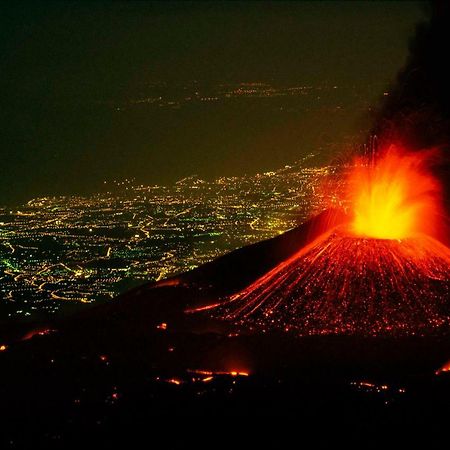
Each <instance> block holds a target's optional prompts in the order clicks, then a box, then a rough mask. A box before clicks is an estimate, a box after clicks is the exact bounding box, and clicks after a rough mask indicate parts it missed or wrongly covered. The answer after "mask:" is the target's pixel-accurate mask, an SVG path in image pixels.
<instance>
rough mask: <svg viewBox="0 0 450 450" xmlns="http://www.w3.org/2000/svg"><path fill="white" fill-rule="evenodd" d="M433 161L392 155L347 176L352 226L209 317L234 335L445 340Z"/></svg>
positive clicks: (444, 268)
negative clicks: (232, 327) (225, 324)
mask: <svg viewBox="0 0 450 450" xmlns="http://www.w3.org/2000/svg"><path fill="white" fill-rule="evenodd" d="M429 157H430V153H427V152H426V153H421V154H413V155H411V154H405V153H403V154H402V153H401V152H399V151H398V150H397V149H395V148H394V147H391V148H390V149H389V150H388V151H387V152H385V153H384V155H383V156H382V157H381V158H379V159H378V161H377V162H376V164H374V165H370V166H369V165H367V164H363V161H361V160H359V161H357V162H356V164H355V166H354V168H353V170H352V171H351V174H350V176H349V183H348V186H349V192H350V195H349V196H348V199H349V200H350V205H351V207H352V210H353V211H352V212H353V214H352V216H353V220H352V221H351V223H350V224H348V225H341V226H339V227H336V228H333V229H331V230H329V231H328V232H326V233H324V234H323V235H321V236H320V237H319V238H317V239H316V240H315V241H314V242H312V243H311V244H309V245H308V246H306V247H304V248H302V249H300V250H299V251H298V252H297V253H296V254H294V255H293V256H292V257H291V258H289V259H288V260H286V261H284V262H283V263H281V264H279V265H278V266H276V267H275V268H274V269H272V270H271V271H270V272H268V273H267V274H266V275H264V276H262V277H261V278H259V279H258V280H256V281H255V282H254V283H252V284H251V285H250V286H248V287H247V288H245V289H243V290H242V291H240V292H238V293H237V294H235V295H233V296H232V297H230V298H227V299H225V300H224V301H222V302H220V303H219V304H216V305H211V306H210V307H209V308H210V309H208V308H205V307H204V308H201V309H202V310H203V314H205V313H207V314H209V315H210V316H212V317H214V318H219V319H225V320H228V321H230V322H231V323H232V324H234V325H235V326H237V327H238V328H239V329H244V330H245V329H246V330H258V331H263V332H264V331H267V330H270V329H277V330H282V331H294V332H296V333H298V334H301V335H311V334H359V335H371V336H376V335H415V334H428V333H435V332H437V331H439V332H441V331H442V330H443V329H445V331H446V332H448V331H450V302H449V300H448V299H449V293H450V249H449V248H448V247H446V246H445V245H444V244H442V243H441V242H439V241H438V240H436V239H435V238H434V237H431V236H432V235H433V231H434V229H435V228H436V221H437V218H438V216H439V212H440V208H439V196H440V189H439V183H438V182H437V181H436V180H435V179H434V178H433V177H432V176H431V174H430V173H429V172H428V169H427V161H428V160H429Z"/></svg>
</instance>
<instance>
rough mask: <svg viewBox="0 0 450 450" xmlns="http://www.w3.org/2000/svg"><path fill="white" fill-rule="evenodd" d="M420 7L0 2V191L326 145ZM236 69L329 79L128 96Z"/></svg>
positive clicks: (338, 136)
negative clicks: (249, 95)
mask: <svg viewBox="0 0 450 450" xmlns="http://www.w3.org/2000/svg"><path fill="white" fill-rule="evenodd" d="M424 17H425V12H424V8H423V6H422V5H420V4H418V3H409V2H398V3H396V2H361V3H359V2H348V3H340V2H316V3H300V2H299V3H295V2H288V3H282V2H277V3H260V2H252V3H238V2H230V3H227V2H220V3H214V2H212V3H196V4H195V3H194V4H190V3H187V2H182V3H169V2H162V3H145V2H136V3H134V2H80V3H75V2H37V1H33V2H30V3H25V2H10V4H9V5H7V4H6V2H3V3H2V4H1V6H0V22H1V23H0V54H1V64H2V65H1V71H0V96H1V101H2V108H1V112H0V120H1V127H0V136H1V153H0V155H1V167H2V171H1V177H0V203H14V202H20V201H26V200H28V199H30V198H32V197H34V196H39V195H58V194H70V193H90V192H94V191H95V190H96V189H99V188H100V186H101V185H102V183H103V181H104V180H113V179H122V178H127V177H128V178H130V177H135V178H136V179H137V181H139V182H143V183H146V184H154V183H171V182H173V181H175V180H177V179H178V178H180V177H183V176H187V175H190V174H193V173H197V174H199V175H200V176H202V177H207V178H211V177H216V176H220V175H240V174H243V173H254V172H257V171H259V170H269V169H274V168H277V167H280V166H282V165H284V164H287V163H290V162H293V161H294V160H296V159H298V158H299V157H301V156H302V155H304V154H306V153H309V152H311V151H314V150H316V149H318V148H321V149H324V148H328V147H327V146H330V145H332V144H336V143H339V142H340V141H342V140H343V139H344V138H345V137H347V136H349V135H351V134H352V133H358V132H361V130H362V129H364V126H365V125H364V120H361V117H364V114H366V113H367V111H365V109H366V110H367V109H368V105H370V104H372V103H373V104H376V102H377V99H378V98H379V97H380V96H381V94H382V92H383V91H384V90H386V89H388V86H389V84H390V83H391V82H393V80H394V77H395V74H396V73H397V71H398V70H399V69H400V68H401V66H402V64H403V63H404V61H405V58H406V56H407V52H408V39H409V38H410V37H411V35H412V34H413V32H414V26H415V24H416V23H417V22H419V21H420V20H422V19H423V18H424ZM195 82H196V83H195ZM241 82H266V83H270V84H271V85H275V86H286V85H293V86H302V85H311V86H315V87H320V86H334V85H336V86H337V89H336V90H335V92H334V93H333V98H331V99H327V100H326V104H323V103H321V102H319V103H317V105H316V103H314V101H315V100H314V99H315V98H316V95H315V94H314V98H310V97H308V98H307V99H305V101H304V103H302V104H299V103H295V102H294V104H292V105H291V104H284V103H283V102H282V100H279V99H278V100H270V101H265V102H262V101H249V100H246V101H244V100H242V101H233V102H216V103H211V104H207V105H206V104H201V105H200V104H189V105H188V106H183V107H182V108H179V109H173V108H172V109H171V108H160V107H156V106H154V105H144V106H139V107H136V106H133V107H132V106H130V104H129V103H130V100H132V99H140V98H146V97H150V96H152V95H154V92H155V86H158V89H162V91H158V92H162V93H163V95H164V96H169V97H177V96H178V97H179V96H180V95H181V96H183V95H185V93H186V92H188V93H190V92H191V91H193V90H194V91H195V89H198V90H200V91H202V92H206V93H208V92H212V91H214V89H217V86H219V85H223V84H236V83H241ZM161 83H163V84H161ZM161 86H163V87H162V88H161ZM183 89H184V90H183ZM180 92H181V94H180ZM355 92H356V93H357V95H356V94H355ZM330 105H331V106H333V105H339V106H340V109H339V113H338V114H337V113H336V112H335V111H334V110H333V111H334V112H332V109H333V108H332V107H331V106H330ZM327 111H328V113H327ZM325 154H326V156H325ZM325 157H329V154H328V153H326V151H324V158H325Z"/></svg>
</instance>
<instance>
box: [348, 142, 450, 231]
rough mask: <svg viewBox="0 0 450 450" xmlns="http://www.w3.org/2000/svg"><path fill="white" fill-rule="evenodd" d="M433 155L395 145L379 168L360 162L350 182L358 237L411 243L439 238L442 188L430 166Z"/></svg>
mask: <svg viewBox="0 0 450 450" xmlns="http://www.w3.org/2000/svg"><path fill="white" fill-rule="evenodd" d="M432 155H433V152H430V151H423V152H417V153H407V152H405V151H402V150H401V149H400V148H399V147H397V146H394V145H392V146H391V147H389V148H388V149H387V150H386V151H385V152H384V153H383V154H382V156H381V157H380V158H379V159H378V160H377V161H376V163H375V164H373V165H368V164H367V163H365V162H364V160H362V159H358V160H356V162H355V165H354V168H353V170H352V171H351V173H350V176H349V180H348V181H349V182H348V187H349V200H350V204H351V209H352V212H353V223H352V231H353V233H354V234H355V235H357V236H363V237H370V238H376V239H406V238H409V237H412V236H414V235H415V234H417V233H424V234H428V235H432V236H433V235H435V234H436V229H437V225H438V224H437V222H438V220H439V216H440V209H441V208H440V194H441V187H440V184H439V182H438V181H437V180H436V179H435V178H434V177H433V176H432V174H431V173H430V170H429V167H428V166H429V162H430V159H431V157H432Z"/></svg>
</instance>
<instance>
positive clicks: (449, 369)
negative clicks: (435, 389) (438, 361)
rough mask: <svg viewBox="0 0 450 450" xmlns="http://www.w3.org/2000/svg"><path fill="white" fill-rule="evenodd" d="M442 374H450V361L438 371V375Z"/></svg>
mask: <svg viewBox="0 0 450 450" xmlns="http://www.w3.org/2000/svg"><path fill="white" fill-rule="evenodd" d="M442 372H450V361H448V362H446V363H445V364H444V365H443V366H442V367H441V368H440V369H438V370H436V375H439V374H440V373H442Z"/></svg>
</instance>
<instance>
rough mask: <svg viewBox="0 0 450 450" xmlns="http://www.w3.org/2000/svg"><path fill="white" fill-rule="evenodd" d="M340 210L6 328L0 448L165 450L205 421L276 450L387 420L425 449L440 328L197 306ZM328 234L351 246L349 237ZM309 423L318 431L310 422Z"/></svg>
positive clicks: (438, 385) (439, 418)
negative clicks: (283, 325)
mask: <svg viewBox="0 0 450 450" xmlns="http://www.w3.org/2000/svg"><path fill="white" fill-rule="evenodd" d="M342 221H344V218H337V217H336V215H335V214H333V213H323V214H322V215H321V216H319V217H317V218H315V219H312V220H311V221H309V222H307V223H306V224H304V225H301V226H300V227H298V228H296V229H294V230H291V231H289V232H287V233H285V234H284V235H281V236H278V237H276V238H274V239H271V240H268V241H264V242H261V243H258V244H255V245H251V246H249V247H245V248H243V249H240V250H237V251H235V252H232V253H230V254H228V255H226V256H224V257H222V258H219V259H218V260H216V261H213V262H212V263H209V264H206V265H204V266H202V267H200V268H198V269H196V270H193V271H191V272H188V273H186V274H183V275H181V276H178V277H175V278H172V279H169V280H165V281H162V282H159V283H155V284H149V285H144V286H142V287H139V288H137V289H134V290H132V291H130V292H128V293H127V294H125V295H122V296H120V297H118V298H117V299H115V300H114V301H112V302H110V303H108V304H104V305H101V306H98V307H95V308H92V309H89V310H85V311H83V312H81V313H79V314H77V315H74V316H72V317H69V318H66V319H64V320H60V321H57V322H55V323H47V324H39V325H36V326H34V327H32V328H31V329H29V330H5V331H4V332H3V346H4V347H2V351H1V352H0V371H1V372H0V373H1V385H0V395H1V402H0V409H1V418H2V422H1V423H2V439H3V442H2V443H3V446H2V448H20V447H23V446H32V445H33V446H34V447H35V446H36V445H38V446H45V448H49V447H51V446H61V447H66V446H68V445H71V444H73V443H74V442H78V441H80V442H84V443H86V442H91V443H94V442H95V443H101V444H103V445H106V444H112V443H116V444H117V443H118V442H119V440H125V441H127V442H129V441H130V440H131V439H133V438H134V437H135V436H137V435H139V436H141V437H144V438H145V439H146V445H149V446H151V444H152V443H156V440H157V439H158V438H159V439H161V438H162V439H164V448H174V447H177V448H185V446H186V445H187V444H188V443H190V444H193V443H194V444H197V445H205V441H204V440H203V441H202V438H203V439H206V437H205V436H206V435H207V433H208V432H212V433H213V434H214V439H216V441H215V442H221V443H226V444H228V445H237V441H236V439H239V442H238V443H239V444H246V446H247V447H248V446H252V445H256V444H257V443H259V444H262V447H263V448H264V447H271V448H280V446H282V447H284V446H286V445H288V444H290V443H291V442H292V439H297V440H298V439H300V438H301V439H300V440H303V439H306V438H307V437H308V438H313V439H314V440H315V441H314V442H315V445H316V446H318V447H319V448H329V446H330V445H334V444H335V443H336V442H337V440H342V439H344V440H345V441H346V442H347V443H348V444H351V443H354V444H355V443H361V442H364V447H365V448H378V446H377V443H380V442H384V441H383V440H384V439H385V438H387V437H388V436H389V433H392V432H396V433H399V432H401V433H403V434H404V436H403V438H402V439H403V443H405V442H406V441H408V440H409V439H415V438H416V436H417V435H418V434H427V433H430V432H431V431H432V435H431V436H428V438H427V443H428V447H427V448H432V447H434V445H435V444H436V443H437V442H441V440H442V439H443V437H444V435H445V431H446V423H447V419H448V417H449V413H450V405H449V402H448V399H449V398H450V396H449V394H450V376H449V374H450V372H447V371H446V370H445V365H446V364H447V362H448V360H449V359H450V339H449V336H448V334H447V333H446V332H444V331H443V330H441V329H439V332H438V333H428V332H427V333H419V332H418V333H407V334H404V335H397V334H395V333H393V334H389V333H383V334H377V335H376V336H372V335H371V333H370V330H369V331H368V332H366V333H364V332H361V330H360V329H358V330H356V332H354V333H339V334H336V333H331V332H328V333H327V334H323V335H320V334H314V333H306V334H310V335H305V333H299V332H298V329H297V330H295V332H290V330H288V332H286V331H284V330H283V329H280V328H277V327H274V328H272V327H265V326H263V327H261V326H259V324H258V319H255V320H252V321H251V323H250V325H249V326H247V327H246V326H243V324H245V320H244V321H243V319H242V318H240V320H239V321H238V323H236V322H235V321H228V320H226V319H224V317H218V316H215V315H214V314H210V313H209V311H212V310H209V309H205V307H206V308H207V307H209V306H211V305H213V304H215V303H217V302H223V301H224V300H223V299H226V298H229V297H230V296H232V295H235V294H236V293H238V292H241V291H242V290H243V289H245V288H246V287H248V286H249V285H251V284H252V283H255V282H257V280H259V279H261V277H263V276H264V274H266V273H267V272H269V271H271V270H274V269H275V268H276V267H279V265H280V264H283V261H286V260H292V259H295V255H296V254H297V252H299V250H301V249H302V248H303V247H305V246H306V245H307V244H309V243H311V242H313V241H314V240H315V239H316V238H318V236H319V235H320V234H321V233H322V231H323V230H325V229H327V228H328V224H329V223H330V222H332V223H336V222H342ZM339 245H344V246H345V247H346V249H348V251H350V252H351V245H349V243H348V242H342V241H340V242H339ZM383 245H384V244H383ZM396 251H397V250H396ZM347 254H349V253H348V252H347ZM350 256H351V254H350ZM394 257H395V258H397V257H398V254H397V253H394ZM306 263H307V261H306V262H305V260H304V259H302V264H306ZM309 264H310V265H311V266H313V264H314V262H313V261H310V262H309ZM302 270H306V268H302ZM405 270H408V268H405ZM313 276H314V273H311V274H310V277H313ZM399 276H400V275H399ZM311 279H312V278H311ZM447 281H448V280H447ZM419 282H420V280H419ZM428 287H429V286H428ZM409 288H410V289H412V290H414V288H413V287H412V286H410V287H409ZM419 288H420V289H422V288H423V287H420V286H419ZM447 288H448V286H447ZM438 289H443V287H442V286H440V287H439V288H438ZM380 292H381V291H380ZM414 292H417V291H414ZM439 292H440V291H439ZM447 292H448V291H447ZM341 300H342V299H341ZM367 300H370V301H376V298H372V297H370V296H369V295H368V296H367ZM382 300H383V299H382ZM384 300H386V299H384ZM386 301H387V300H386ZM188 310H189V311H192V310H198V312H190V313H186V311H188ZM433 311H434V310H433ZM407 313H408V308H406V309H405V310H404V314H407ZM284 314H287V313H286V312H285V313H284ZM296 314H300V310H299V311H296ZM394 319H395V320H397V319H398V318H394ZM403 319H404V320H406V318H405V317H403ZM422 319H423V320H425V319H426V317H425V319H424V316H420V320H422ZM367 320H368V321H369V322H370V320H372V319H371V318H370V317H368V318H367ZM395 320H394V321H393V323H394V322H395ZM369 322H368V323H369ZM263 323H265V322H264V321H263ZM361 323H362V322H361ZM371 323H373V322H371ZM255 324H257V325H256V326H255ZM394 325H395V323H394ZM368 328H369V327H368ZM328 331H329V330H328ZM255 419H257V420H258V421H259V426H258V427H256V428H255V429H253V428H252V426H251V423H252V422H251V421H250V420H255ZM318 427H319V428H322V430H324V429H325V430H326V432H319V433H318V434H314V432H313V430H314V429H316V428H318ZM332 429H334V430H335V429H337V430H340V431H339V432H337V434H336V431H334V432H331V430H332ZM299 436H300V437H299ZM362 439H364V440H362ZM390 439H391V438H390Z"/></svg>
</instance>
